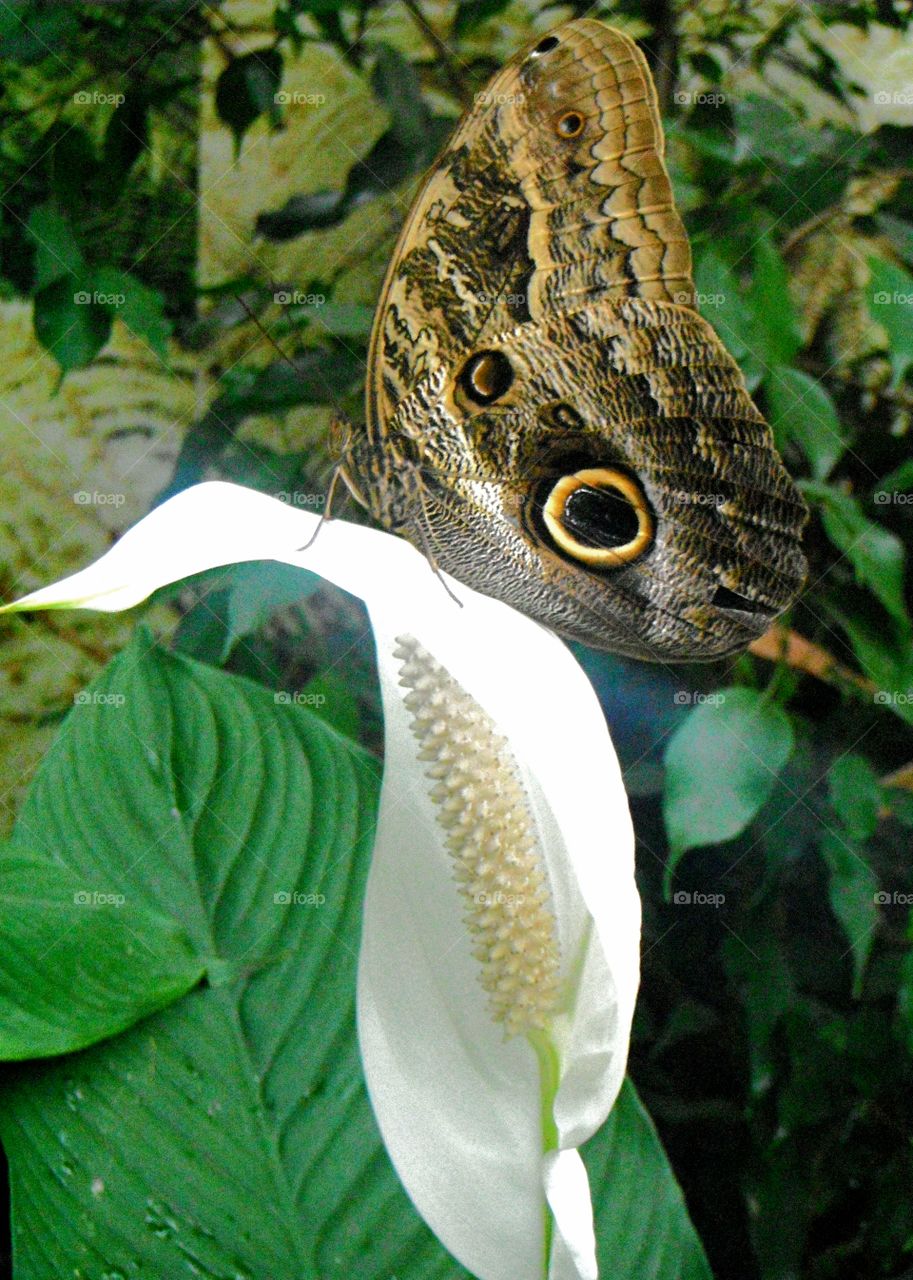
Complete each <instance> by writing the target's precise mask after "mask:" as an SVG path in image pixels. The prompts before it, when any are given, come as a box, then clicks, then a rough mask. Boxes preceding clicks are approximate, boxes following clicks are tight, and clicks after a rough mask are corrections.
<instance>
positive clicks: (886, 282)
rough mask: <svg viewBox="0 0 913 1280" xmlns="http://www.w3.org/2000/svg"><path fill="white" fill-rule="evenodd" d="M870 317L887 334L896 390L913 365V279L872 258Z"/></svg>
mask: <svg viewBox="0 0 913 1280" xmlns="http://www.w3.org/2000/svg"><path fill="white" fill-rule="evenodd" d="M869 269H870V271H871V275H870V278H869V284H868V289H867V297H868V304H869V313H870V315H871V317H872V319H873V320H874V321H875V322H876V323H877V324H879V325H881V327H882V328H883V329H884V330H885V332H886V333H887V335H888V345H889V347H890V352H889V355H890V359H891V368H892V369H893V371H894V383H893V385H894V386H895V387H896V386H897V385H898V384H899V383H900V382H901V381H902V380H903V378H904V377H905V375H906V372H907V370H908V369H909V367H910V365H911V364H913V275H910V273H909V271H905V270H904V268H903V267H899V266H897V264H896V263H894V262H887V261H885V259H884V258H869Z"/></svg>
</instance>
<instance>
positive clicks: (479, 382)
mask: <svg viewBox="0 0 913 1280" xmlns="http://www.w3.org/2000/svg"><path fill="white" fill-rule="evenodd" d="M513 380H514V371H513V369H512V368H511V364H510V361H509V360H508V358H507V356H506V355H504V353H503V352H501V351H477V352H476V354H475V355H474V356H470V357H469V359H468V360H467V361H466V363H465V364H464V365H463V368H462V369H461V370H460V374H459V378H458V379H457V381H458V382H459V384H460V386H461V387H462V389H463V393H464V394H465V395H466V397H467V399H469V400H471V401H472V403H473V404H481V405H486V404H494V402H495V401H496V400H500V399H501V397H502V396H503V395H506V394H507V392H508V391H509V390H510V386H511V383H512V382H513Z"/></svg>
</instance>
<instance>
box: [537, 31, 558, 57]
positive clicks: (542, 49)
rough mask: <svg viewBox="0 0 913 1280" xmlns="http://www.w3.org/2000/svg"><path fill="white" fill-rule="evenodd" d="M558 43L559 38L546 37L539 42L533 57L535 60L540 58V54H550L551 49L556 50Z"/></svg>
mask: <svg viewBox="0 0 913 1280" xmlns="http://www.w3.org/2000/svg"><path fill="white" fill-rule="evenodd" d="M557 43H558V37H557V36H545V37H544V38H543V39H542V40H540V41H539V43H538V44H537V45H536V47H535V49H533V52H532V55H531V56H532V57H534V58H538V57H539V55H540V54H542V53H548V51H549V50H550V49H554V47H555V45H556V44H557Z"/></svg>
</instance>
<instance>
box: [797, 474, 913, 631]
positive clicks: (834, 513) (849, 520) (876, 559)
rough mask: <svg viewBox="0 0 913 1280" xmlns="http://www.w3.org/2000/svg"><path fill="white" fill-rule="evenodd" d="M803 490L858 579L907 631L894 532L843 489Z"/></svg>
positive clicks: (815, 487) (813, 487)
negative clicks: (814, 502) (868, 513)
mask: <svg viewBox="0 0 913 1280" xmlns="http://www.w3.org/2000/svg"><path fill="white" fill-rule="evenodd" d="M803 490H804V492H805V493H807V494H808V495H809V497H811V498H813V499H814V500H815V501H816V502H818V503H819V505H820V509H821V521H822V523H823V525H824V531H825V533H826V534H827V536H828V537H829V538H830V540H831V542H833V544H834V546H835V547H837V548H838V549H839V550H840V551H842V552H843V554H844V555H845V556H846V558H847V559H848V560H849V562H850V564H851V565H852V566H853V568H854V570H855V571H856V577H857V579H858V580H859V582H861V583H862V584H863V585H864V586H866V587H868V589H869V590H870V591H871V592H872V594H873V595H874V596H875V597H876V598H877V599H878V600H880V601H881V603H882V604H883V605H884V607H885V608H886V609H887V611H888V613H889V614H890V615H891V617H892V618H894V619H895V621H897V622H899V623H900V624H901V626H902V627H903V628H904V630H905V631H908V630H909V629H910V618H909V615H908V614H907V605H906V600H905V598H904V547H903V543H902V542H901V541H900V539H899V538H898V537H897V536H896V534H893V533H891V532H890V531H889V530H887V529H885V528H884V526H883V525H880V524H876V523H875V521H874V520H870V519H869V518H868V516H866V515H865V513H864V512H863V510H862V508H861V506H860V505H859V501H858V499H857V498H854V497H853V496H852V495H851V494H848V493H844V492H843V490H842V489H835V488H832V487H830V486H829V485H825V484H814V483H806V484H805V485H803Z"/></svg>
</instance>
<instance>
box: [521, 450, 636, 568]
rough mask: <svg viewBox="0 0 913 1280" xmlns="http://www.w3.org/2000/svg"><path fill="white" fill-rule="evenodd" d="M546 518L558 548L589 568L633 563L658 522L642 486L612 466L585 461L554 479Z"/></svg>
mask: <svg viewBox="0 0 913 1280" xmlns="http://www.w3.org/2000/svg"><path fill="white" fill-rule="evenodd" d="M542 520H543V523H544V525H545V528H546V530H547V532H548V534H549V536H550V537H551V539H552V542H553V543H554V545H555V546H556V547H557V549H558V550H559V551H563V552H564V554H565V555H567V556H570V557H572V558H573V559H574V560H578V561H580V563H581V564H585V565H589V566H590V567H591V568H598V569H613V568H620V567H621V566H622V565H626V564H630V563H631V562H632V561H634V560H637V559H638V558H639V557H640V556H642V555H643V554H644V552H645V551H648V550H649V548H650V547H651V546H652V545H653V540H654V537H655V523H654V519H653V513H652V512H651V510H650V508H649V506H648V504H647V499H646V497H645V495H644V492H643V490H642V489H641V487H640V485H639V484H638V483H637V481H636V480H634V479H633V477H631V476H629V475H628V474H627V473H626V472H624V471H618V470H616V469H615V468H614V467H587V468H584V469H583V470H581V471H575V472H573V473H572V474H571V475H566V476H562V477H561V478H560V479H559V480H557V481H556V482H554V483H553V484H552V486H551V489H550V491H549V492H548V494H547V496H546V499H545V502H544V504H543V507H542Z"/></svg>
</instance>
